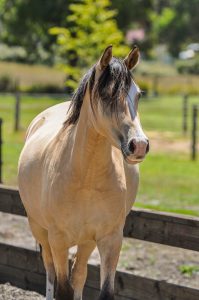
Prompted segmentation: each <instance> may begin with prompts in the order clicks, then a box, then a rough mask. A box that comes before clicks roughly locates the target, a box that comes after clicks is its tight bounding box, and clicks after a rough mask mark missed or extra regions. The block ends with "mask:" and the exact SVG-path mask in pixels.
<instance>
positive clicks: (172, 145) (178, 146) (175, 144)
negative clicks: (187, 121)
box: [147, 131, 199, 154]
mask: <svg viewBox="0 0 199 300" xmlns="http://www.w3.org/2000/svg"><path fill="white" fill-rule="evenodd" d="M147 136H148V137H149V141H150V148H151V153H158V152H164V153H184V154H189V153H190V149H191V140H189V139H188V138H186V139H185V138H184V139H176V138H175V137H174V136H173V133H172V132H157V131H149V132H147ZM198 147H199V144H198Z"/></svg>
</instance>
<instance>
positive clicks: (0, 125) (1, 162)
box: [0, 119, 3, 183]
mask: <svg viewBox="0 0 199 300" xmlns="http://www.w3.org/2000/svg"><path fill="white" fill-rule="evenodd" d="M2 124H3V120H2V119H0V183H2V182H3V181H2V165H3V160H2V144H3V141H2Z"/></svg>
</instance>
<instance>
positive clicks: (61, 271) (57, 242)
mask: <svg viewBox="0 0 199 300" xmlns="http://www.w3.org/2000/svg"><path fill="white" fill-rule="evenodd" d="M49 242H50V247H51V252H52V256H53V262H54V266H55V273H56V277H57V288H56V297H55V299H56V300H73V299H74V298H73V296H74V292H73V289H72V287H71V285H70V282H69V276H68V273H69V270H68V249H67V247H66V245H65V243H64V237H63V236H60V235H59V234H52V232H51V233H50V234H49Z"/></svg>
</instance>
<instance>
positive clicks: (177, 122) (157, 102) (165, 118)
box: [139, 96, 199, 138]
mask: <svg viewBox="0 0 199 300" xmlns="http://www.w3.org/2000/svg"><path fill="white" fill-rule="evenodd" d="M195 103H197V104H198V105H199V98H198V97H196V96H195V97H193V96H192V97H190V98H189V109H188V127H189V129H190V128H191V113H192V111H191V110H192V104H195ZM139 112H140V117H141V122H142V126H143V128H144V129H145V130H147V131H159V132H160V133H163V132H167V133H169V134H171V136H172V138H173V136H175V137H182V97H181V96H162V97H157V98H146V99H145V98H141V100H140V104H139Z"/></svg>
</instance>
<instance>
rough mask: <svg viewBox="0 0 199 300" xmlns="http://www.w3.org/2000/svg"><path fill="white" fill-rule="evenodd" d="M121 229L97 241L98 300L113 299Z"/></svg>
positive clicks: (120, 243) (121, 235) (121, 234)
mask: <svg viewBox="0 0 199 300" xmlns="http://www.w3.org/2000/svg"><path fill="white" fill-rule="evenodd" d="M122 237H123V231H122V230H119V231H118V232H114V233H112V234H109V235H107V236H105V237H104V238H102V239H100V240H99V241H97V247H98V249H99V253H100V258H101V268H100V277H101V292H100V296H99V300H114V279H115V272H116V267H117V263H118V259H119V254H120V250H121V245H122Z"/></svg>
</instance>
